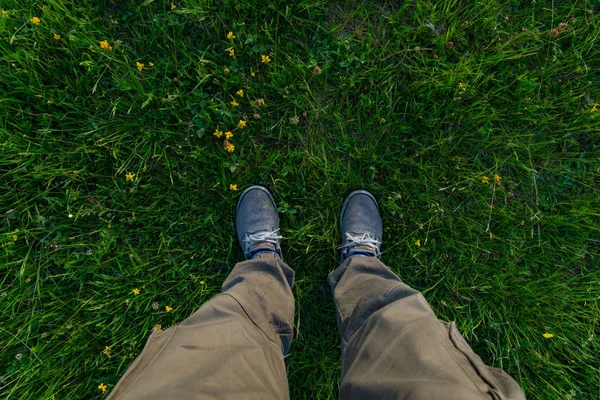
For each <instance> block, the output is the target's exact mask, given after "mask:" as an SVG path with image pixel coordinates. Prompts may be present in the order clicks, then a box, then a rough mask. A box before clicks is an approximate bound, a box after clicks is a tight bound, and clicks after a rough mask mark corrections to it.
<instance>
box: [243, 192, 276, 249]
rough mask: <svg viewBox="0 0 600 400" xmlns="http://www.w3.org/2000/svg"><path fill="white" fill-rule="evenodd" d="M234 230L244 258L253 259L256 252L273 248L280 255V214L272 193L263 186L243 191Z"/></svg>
mask: <svg viewBox="0 0 600 400" xmlns="http://www.w3.org/2000/svg"><path fill="white" fill-rule="evenodd" d="M235 214H236V215H235V229H236V232H237V237H238V240H239V242H240V246H241V247H242V250H243V251H244V257H245V258H246V259H247V260H248V259H251V258H252V257H253V256H254V255H255V254H256V253H258V252H261V251H270V252H274V253H277V254H278V255H279V257H280V258H281V257H282V255H281V246H280V240H281V239H282V237H281V236H279V235H278V232H279V213H278V212H277V206H276V205H275V200H273V196H271V193H269V191H268V190H267V189H265V188H264V187H262V186H251V187H249V188H248V189H246V190H244V192H243V193H242V194H241V196H240V199H239V201H238V204H237V209H236V213H235Z"/></svg>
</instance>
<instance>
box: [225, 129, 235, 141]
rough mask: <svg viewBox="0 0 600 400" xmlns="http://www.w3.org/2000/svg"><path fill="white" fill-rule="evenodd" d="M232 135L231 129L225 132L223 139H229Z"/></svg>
mask: <svg viewBox="0 0 600 400" xmlns="http://www.w3.org/2000/svg"><path fill="white" fill-rule="evenodd" d="M232 137H233V133H231V131H227V132H225V139H231V138H232Z"/></svg>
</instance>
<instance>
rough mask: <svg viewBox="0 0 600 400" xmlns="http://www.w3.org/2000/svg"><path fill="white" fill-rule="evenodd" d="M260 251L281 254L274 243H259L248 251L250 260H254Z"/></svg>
mask: <svg viewBox="0 0 600 400" xmlns="http://www.w3.org/2000/svg"><path fill="white" fill-rule="evenodd" d="M259 251H272V252H274V253H277V254H279V252H278V251H277V247H275V245H274V244H273V243H270V242H257V243H254V244H253V245H252V246H250V248H249V249H248V254H249V255H250V258H252V257H254V255H255V254H256V253H258V252H259Z"/></svg>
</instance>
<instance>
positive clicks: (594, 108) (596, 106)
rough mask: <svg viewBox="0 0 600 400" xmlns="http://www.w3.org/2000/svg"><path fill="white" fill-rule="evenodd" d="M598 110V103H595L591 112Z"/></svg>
mask: <svg viewBox="0 0 600 400" xmlns="http://www.w3.org/2000/svg"><path fill="white" fill-rule="evenodd" d="M596 111H598V104H594V107H592V109H591V110H590V112H596Z"/></svg>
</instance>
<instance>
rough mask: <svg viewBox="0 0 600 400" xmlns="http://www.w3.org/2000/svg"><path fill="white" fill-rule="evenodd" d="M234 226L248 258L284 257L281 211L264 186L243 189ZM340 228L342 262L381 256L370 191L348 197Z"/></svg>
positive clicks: (375, 209)
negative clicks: (262, 255)
mask: <svg viewBox="0 0 600 400" xmlns="http://www.w3.org/2000/svg"><path fill="white" fill-rule="evenodd" d="M235 228H236V231H237V236H238V240H239V242H240V246H242V250H243V251H244V257H245V258H246V260H250V259H252V258H254V257H255V256H257V255H259V254H262V253H271V254H275V255H277V256H278V257H279V258H283V256H282V254H281V239H282V237H281V235H280V234H279V213H278V212H277V206H276V205H275V200H273V196H271V193H269V191H268V190H267V189H265V188H264V187H262V186H251V187H249V188H248V189H246V190H244V192H243V193H242V195H241V196H240V199H239V201H238V204H237V209H236V216H235ZM340 230H341V234H342V245H341V246H339V247H338V249H339V250H340V263H342V262H344V261H345V260H346V259H347V258H348V257H352V256H363V257H377V258H379V257H380V256H381V251H380V250H381V241H382V236H383V224H382V222H381V214H380V212H379V206H378V205H377V201H376V200H375V197H373V195H372V194H371V193H369V192H367V191H366V190H355V191H354V192H352V193H350V194H349V195H348V197H346V200H345V201H344V204H343V205H342V212H341V214H340Z"/></svg>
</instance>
